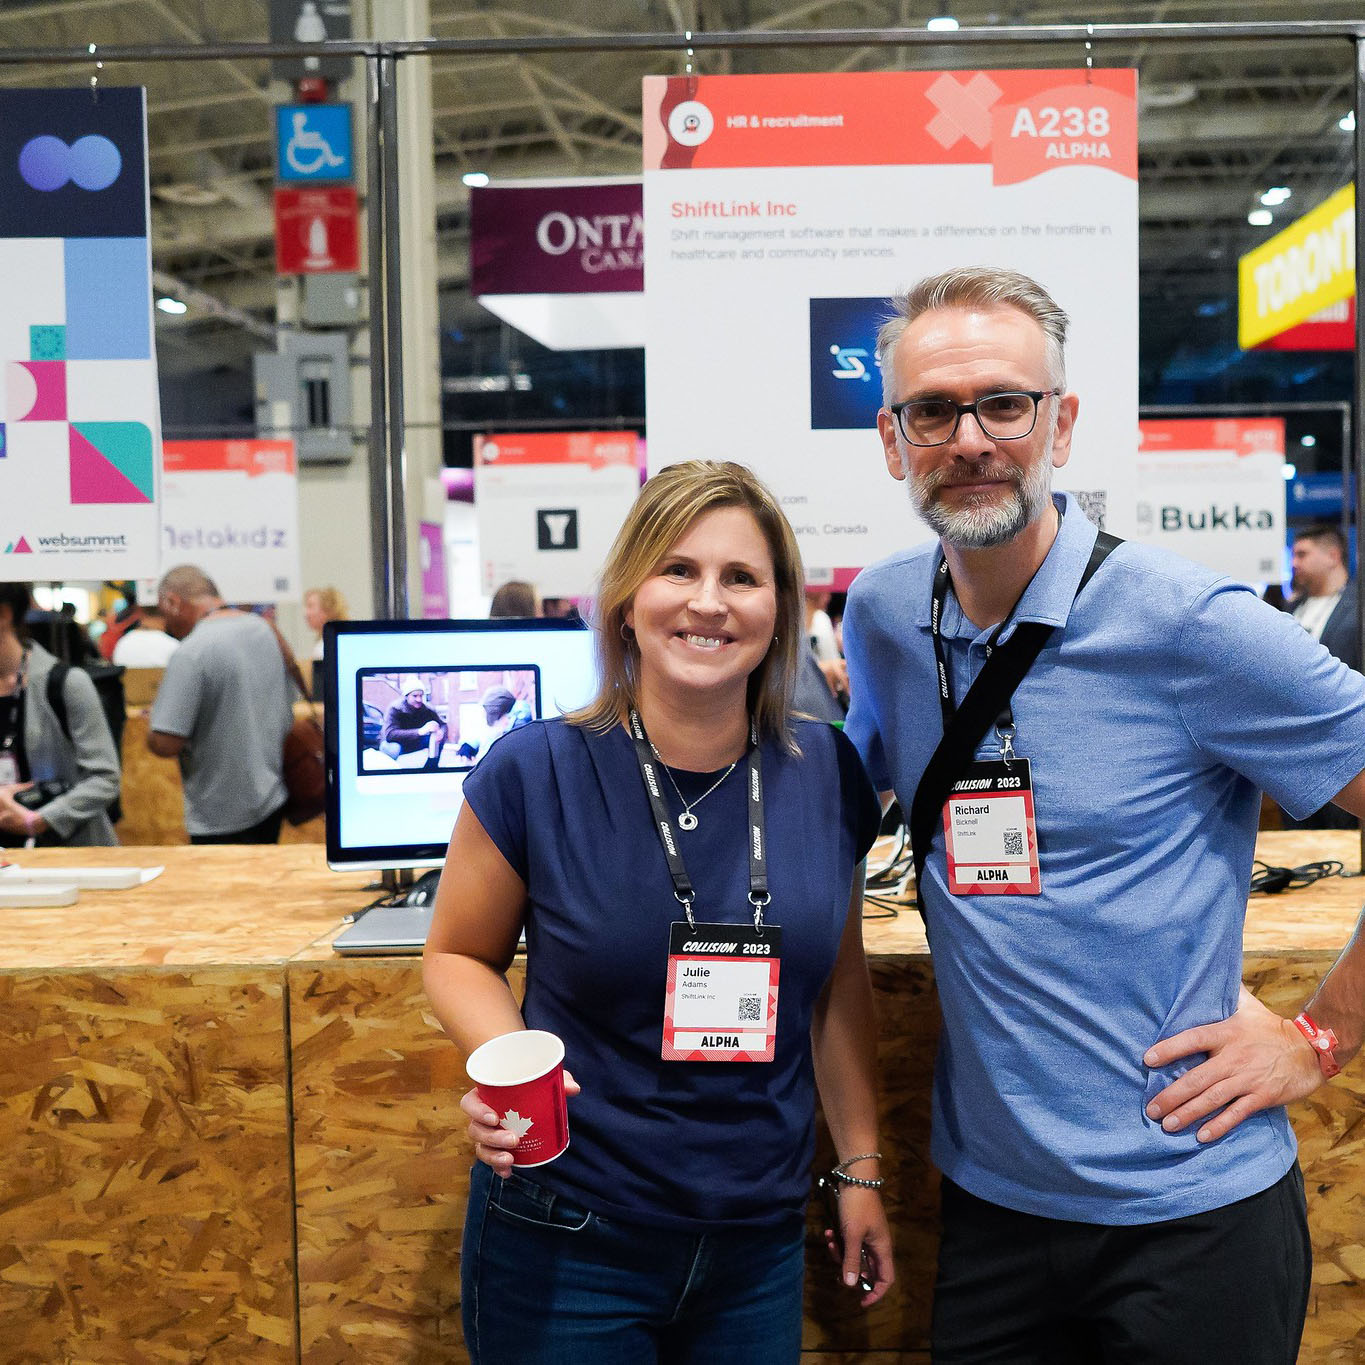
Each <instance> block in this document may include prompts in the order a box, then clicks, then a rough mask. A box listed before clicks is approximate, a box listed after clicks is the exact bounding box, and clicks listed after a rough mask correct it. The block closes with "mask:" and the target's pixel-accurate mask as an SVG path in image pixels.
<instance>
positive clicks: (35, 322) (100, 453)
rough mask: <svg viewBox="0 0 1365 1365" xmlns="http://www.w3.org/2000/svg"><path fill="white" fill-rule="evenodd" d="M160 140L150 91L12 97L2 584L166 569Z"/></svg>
mask: <svg viewBox="0 0 1365 1365" xmlns="http://www.w3.org/2000/svg"><path fill="white" fill-rule="evenodd" d="M146 137H147V131H146V99H145V94H144V92H143V91H142V90H141V89H107V88H106V89H101V90H100V92H99V95H98V98H96V97H94V96H93V95H92V94H91V92H90V90H88V89H84V88H81V89H73V90H5V91H0V297H3V299H4V300H5V305H4V308H3V310H0V377H2V382H0V579H6V580H12V579H49V580H51V579H55V580H61V579H78V580H79V579H103V578H140V577H149V576H151V575H152V574H154V573H155V572H156V569H157V563H158V549H159V546H158V540H159V529H160V528H159V507H158V489H159V486H160V470H161V421H160V403H159V397H158V391H157V377H156V359H155V353H154V349H153V344H152V339H153V329H152V292H151V248H150V242H149V240H148V232H147V228H148V222H149V215H148V200H147V145H146Z"/></svg>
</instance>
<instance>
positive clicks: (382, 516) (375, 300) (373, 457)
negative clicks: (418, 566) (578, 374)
mask: <svg viewBox="0 0 1365 1365" xmlns="http://www.w3.org/2000/svg"><path fill="white" fill-rule="evenodd" d="M379 62H380V58H378V57H374V56H367V57H366V58H365V89H366V101H365V118H366V144H365V148H366V152H365V187H366V189H365V235H366V242H367V247H368V253H369V273H368V276H367V284H368V294H369V304H370V321H369V331H370V431H369V465H370V468H369V476H370V477H369V484H370V574H371V579H370V582H371V587H372V591H373V594H374V614H375V616H376V617H385V616H388V615H389V614H390V613H389V604H390V601H391V599H392V597H393V592H392V589H391V587H390V579H391V576H392V572H393V555H392V549H391V546H390V544H389V480H388V460H389V443H388V412H389V400H388V379H387V368H386V358H387V348H386V346H385V331H384V319H385V312H386V310H385V307H384V301H385V293H386V290H385V276H384V158H383V155H382V153H381V128H382V120H381V110H382V108H383V104H384V98H385V96H384V89H383V84H382V82H381V81H380V76H379Z"/></svg>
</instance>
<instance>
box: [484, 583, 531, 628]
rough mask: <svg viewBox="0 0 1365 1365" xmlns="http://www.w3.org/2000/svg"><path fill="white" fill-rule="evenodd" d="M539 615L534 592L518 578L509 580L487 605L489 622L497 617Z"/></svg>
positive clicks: (529, 585)
mask: <svg viewBox="0 0 1365 1365" xmlns="http://www.w3.org/2000/svg"><path fill="white" fill-rule="evenodd" d="M539 615H540V601H539V599H538V598H537V597H536V590H535V588H533V587H532V586H531V584H529V583H524V582H522V580H521V579H519V578H513V579H509V580H508V581H507V582H506V583H504V584H503V585H502V586H501V587H500V588H499V589H498V590H497V592H495V593H494V594H493V600H492V601H491V602H490V603H489V604H488V618H489V620H496V619H497V618H499V617H531V616H539Z"/></svg>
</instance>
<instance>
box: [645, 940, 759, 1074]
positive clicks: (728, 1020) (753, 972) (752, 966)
mask: <svg viewBox="0 0 1365 1365" xmlns="http://www.w3.org/2000/svg"><path fill="white" fill-rule="evenodd" d="M781 948H782V930H781V929H780V928H778V927H777V926H776V925H771V924H765V925H764V926H763V928H762V929H755V928H754V926H753V925H752V924H697V925H695V926H694V925H691V924H688V923H687V922H686V921H683V920H680V921H675V922H674V923H673V924H672V925H671V926H670V928H669V936H668V987H667V991H666V993H665V996H664V1037H663V1050H662V1053H661V1055H662V1057H663V1060H664V1061H666V1062H770V1061H772V1059H773V1051H774V1047H775V1044H776V1040H777V978H778V973H779V971H780V968H781V965H782V963H781Z"/></svg>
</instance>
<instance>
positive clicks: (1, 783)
mask: <svg viewBox="0 0 1365 1365" xmlns="http://www.w3.org/2000/svg"><path fill="white" fill-rule="evenodd" d="M18 781H19V760H18V758H16V757H15V755H14V754H13V753H12V752H11V751H10V750H9V749H4V750H0V787H12V786H13V785H14V784H15V783H16V782H18Z"/></svg>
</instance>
